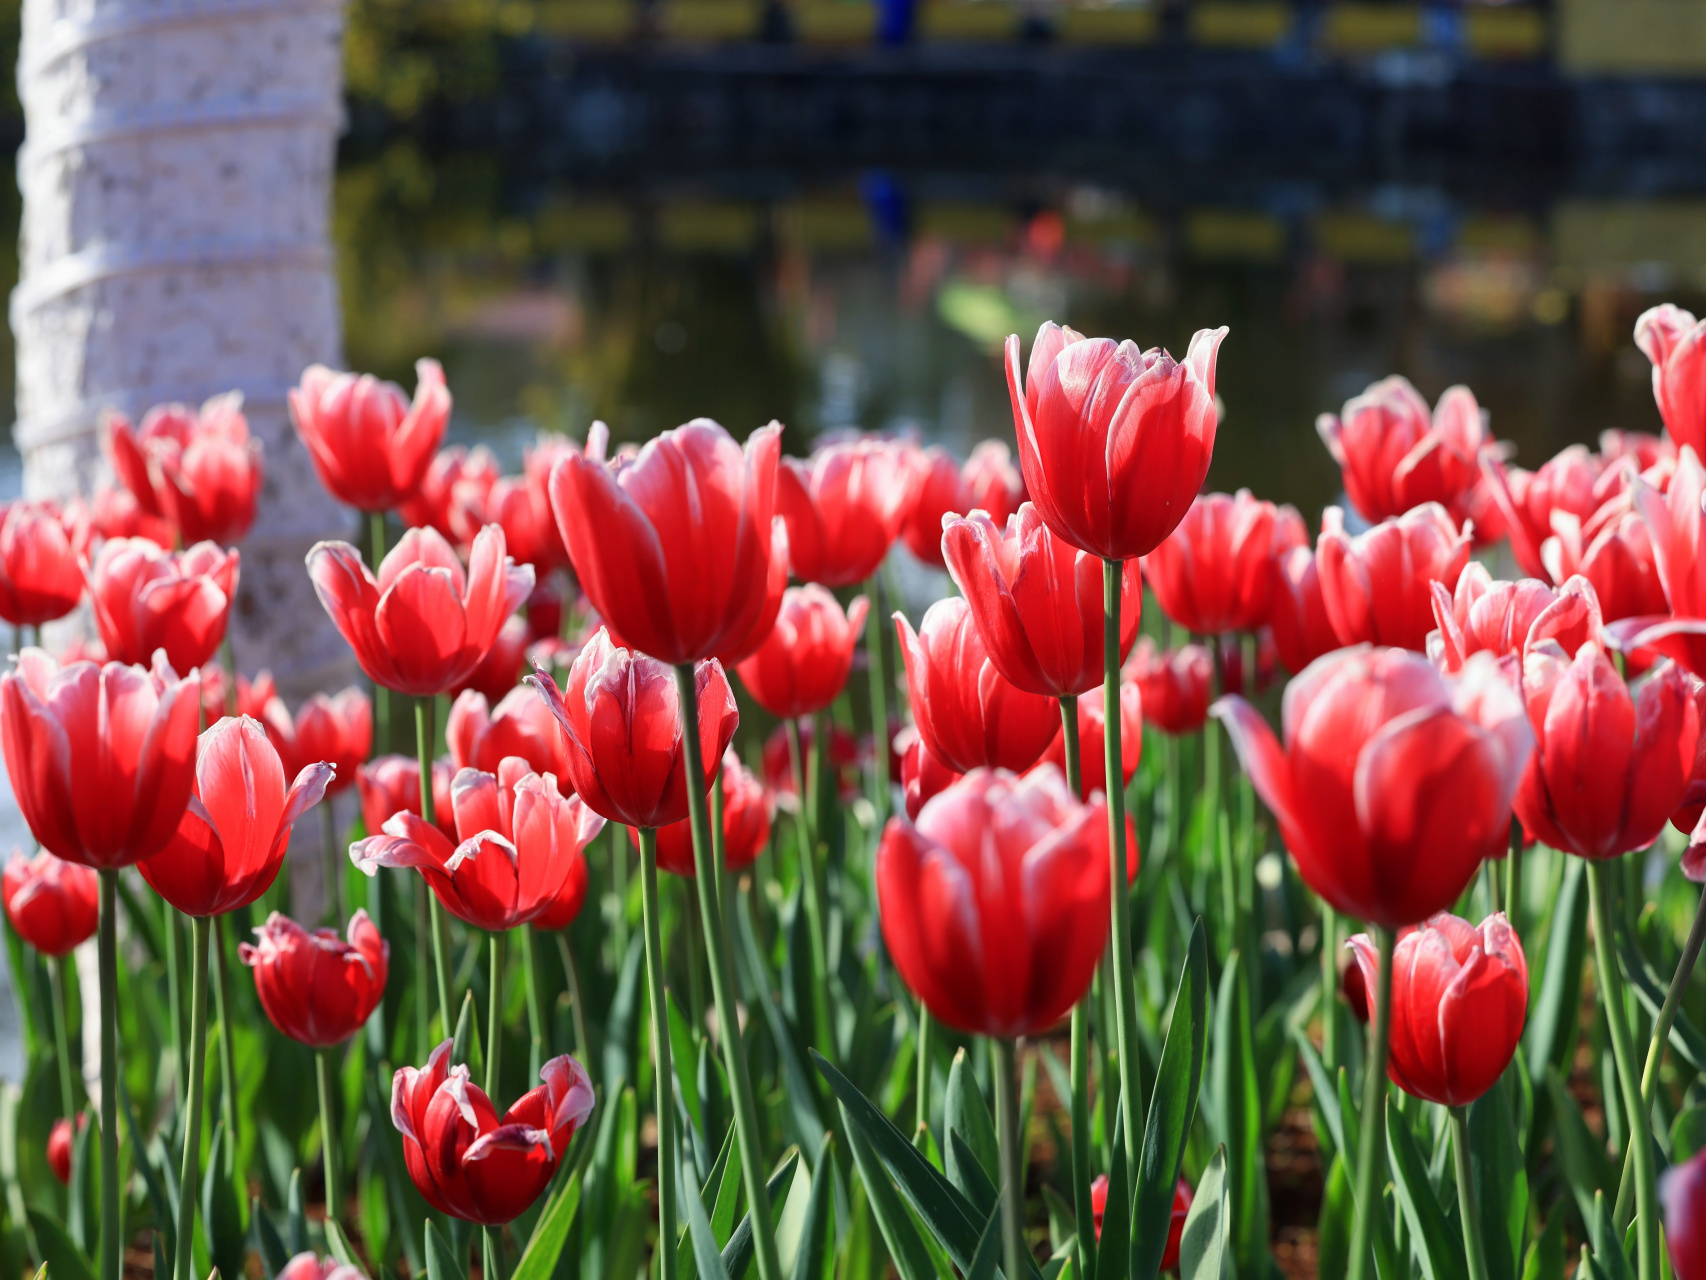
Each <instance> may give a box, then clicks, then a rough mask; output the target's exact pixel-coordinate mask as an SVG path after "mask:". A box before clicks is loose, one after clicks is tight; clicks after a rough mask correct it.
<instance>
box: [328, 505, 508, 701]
mask: <svg viewBox="0 0 1706 1280" xmlns="http://www.w3.org/2000/svg"><path fill="white" fill-rule="evenodd" d="M308 576H309V578H310V579H312V581H313V583H314V592H315V594H316V595H318V596H319V597H320V603H321V604H322V605H323V606H325V609H326V612H327V613H328V614H329V615H331V619H332V622H333V623H334V624H335V625H336V626H337V628H338V632H339V634H341V635H342V636H343V638H344V640H345V641H346V642H347V643H348V644H349V647H350V648H351V649H353V650H355V660H356V661H357V662H358V663H360V664H361V669H362V670H363V671H364V672H366V673H367V676H368V678H369V679H371V680H372V681H373V682H374V683H375V684H378V685H383V686H384V687H385V688H387V689H394V690H396V691H397V692H398V693H407V694H411V695H413V696H415V697H417V698H428V697H432V696H434V695H435V694H440V693H449V692H451V691H452V690H454V689H459V688H461V687H462V685H463V684H464V683H465V682H466V681H467V680H468V678H469V677H470V676H471V675H472V674H473V673H474V670H475V668H476V667H478V666H479V665H480V663H481V661H482V660H483V659H484V658H485V657H486V655H487V653H489V652H490V651H491V648H492V645H493V644H494V643H495V642H496V640H497V638H498V632H499V630H500V629H501V628H502V627H503V625H504V620H505V619H506V618H508V617H509V616H510V614H512V613H514V612H515V611H516V610H517V609H518V608H520V607H521V602H522V601H524V600H526V599H527V595H528V592H530V591H532V590H533V570H532V569H531V568H529V567H528V566H526V565H521V566H519V567H518V566H517V565H515V564H514V563H513V562H512V561H511V560H510V559H509V557H508V556H507V555H506V554H505V552H504V535H503V530H502V529H500V528H498V527H497V526H496V525H487V526H486V527H485V528H484V529H482V530H481V531H480V534H479V536H478V537H477V538H475V539H474V546H473V550H472V551H471V552H470V553H469V557H468V568H467V569H466V571H465V570H464V569H463V568H462V562H461V561H460V560H458V559H457V558H456V553H455V552H454V551H452V550H451V549H450V544H449V543H448V542H446V541H445V540H444V539H443V538H441V537H440V536H439V535H438V533H437V532H436V531H435V530H433V529H410V530H409V531H408V532H407V533H405V534H404V535H403V536H402V538H401V540H399V541H398V543H397V545H396V546H395V547H393V548H392V549H391V552H390V554H389V555H387V556H386V557H385V559H384V561H383V562H382V563H381V564H380V566H379V576H378V577H377V578H375V577H374V576H373V574H372V572H371V571H370V570H369V569H368V567H367V566H366V565H365V564H363V563H362V560H361V553H360V552H358V551H357V550H356V549H355V548H354V547H352V546H350V545H349V543H347V542H319V543H316V544H315V545H314V547H313V549H312V550H310V551H309V552H308Z"/></svg>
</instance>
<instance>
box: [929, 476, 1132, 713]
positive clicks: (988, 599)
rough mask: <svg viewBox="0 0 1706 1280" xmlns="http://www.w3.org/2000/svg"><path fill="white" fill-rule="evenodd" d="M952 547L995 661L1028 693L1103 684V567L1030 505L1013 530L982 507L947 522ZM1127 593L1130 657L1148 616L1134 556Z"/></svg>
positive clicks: (964, 591) (1123, 641) (1123, 618)
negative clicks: (1047, 523)
mask: <svg viewBox="0 0 1706 1280" xmlns="http://www.w3.org/2000/svg"><path fill="white" fill-rule="evenodd" d="M942 552H943V555H944V556H945V557H946V559H947V561H948V572H949V573H950V574H951V575H952V576H953V579H954V582H955V584H956V585H957V586H958V587H959V589H960V593H961V595H962V596H964V597H965V602H966V605H967V607H968V608H969V609H970V611H971V617H972V621H973V623H974V625H975V626H976V628H977V634H978V637H979V638H980V640H981V641H982V643H983V646H984V651H985V652H986V653H987V654H988V657H989V661H990V662H991V663H993V664H994V667H995V670H996V671H998V672H999V673H1000V674H1001V676H1002V678H1003V679H1004V680H1006V681H1007V682H1008V683H1010V684H1012V685H1015V686H1017V687H1018V688H1019V689H1021V690H1024V691H1025V692H1026V693H1033V694H1041V695H1043V696H1044V697H1049V698H1076V697H1077V696H1078V695H1079V694H1081V693H1087V692H1088V691H1090V690H1091V689H1095V688H1098V687H1100V685H1101V683H1102V678H1103V674H1104V673H1103V664H1102V632H1103V626H1102V564H1101V562H1100V561H1099V560H1098V559H1097V558H1096V557H1095V556H1093V555H1091V554H1089V553H1088V552H1085V551H1080V550H1078V549H1077V548H1076V547H1074V546H1073V545H1072V544H1071V543H1069V542H1067V541H1066V540H1065V539H1063V538H1060V537H1057V536H1056V535H1055V534H1054V533H1053V532H1052V531H1051V530H1050V529H1049V527H1048V526H1047V525H1046V524H1044V523H1043V517H1042V515H1041V513H1039V512H1038V510H1037V508H1036V507H1035V506H1033V505H1032V504H1031V503H1029V502H1027V503H1025V504H1024V505H1023V506H1021V507H1020V508H1019V510H1018V511H1017V512H1016V513H1015V514H1014V515H1012V516H1009V517H1008V519H1007V523H1006V527H1005V528H1003V527H1002V526H1001V525H998V524H996V523H995V521H994V519H993V518H992V517H990V516H989V515H987V514H985V513H984V512H982V511H976V512H973V513H972V514H971V515H970V516H967V517H963V518H955V519H952V520H949V521H948V522H946V524H945V525H944V526H943V529H942ZM1122 572H1123V574H1124V579H1123V582H1122V585H1121V593H1122V595H1123V597H1124V598H1125V599H1126V600H1129V601H1131V602H1132V607H1130V608H1126V609H1122V610H1121V611H1120V656H1121V658H1122V659H1123V658H1124V657H1125V655H1126V654H1127V653H1129V652H1130V651H1131V645H1132V642H1133V641H1134V640H1135V639H1136V638H1137V632H1138V627H1139V626H1140V625H1141V623H1142V620H1143V608H1142V601H1143V578H1142V573H1141V570H1140V568H1139V564H1138V561H1136V560H1130V561H1127V562H1126V564H1125V566H1124V568H1123V570H1122Z"/></svg>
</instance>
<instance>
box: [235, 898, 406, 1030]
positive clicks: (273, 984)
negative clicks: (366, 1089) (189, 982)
mask: <svg viewBox="0 0 1706 1280" xmlns="http://www.w3.org/2000/svg"><path fill="white" fill-rule="evenodd" d="M255 938H256V941H255V942H254V943H252V944H251V943H248V942H245V943H243V944H242V945H241V946H240V947H238V949H237V952H238V956H239V957H240V958H241V959H242V961H243V963H244V964H246V965H248V966H249V967H250V968H251V969H253V970H254V971H255V992H256V994H257V995H259V996H260V1000H261V1008H262V1009H264V1010H265V1011H266V1015H267V1020H268V1021H269V1022H271V1023H272V1024H273V1026H275V1027H277V1028H278V1029H279V1030H280V1031H281V1032H283V1033H284V1034H285V1035H287V1036H289V1037H290V1038H291V1039H292V1040H295V1041H296V1042H297V1043H298V1044H305V1045H307V1046H309V1047H310V1048H313V1049H326V1048H330V1047H331V1046H332V1045H335V1044H342V1043H343V1042H344V1041H345V1040H348V1039H349V1038H350V1037H351V1036H353V1035H354V1034H355V1033H356V1032H357V1031H359V1030H360V1029H361V1027H362V1024H363V1023H365V1022H366V1021H367V1018H368V1015H369V1014H371V1013H372V1012H373V1011H374V1009H376V1008H377V1007H378V1006H379V1001H380V999H381V998H382V997H383V996H384V995H385V979H386V977H387V975H388V973H389V971H390V963H391V944H390V943H388V942H386V941H385V939H383V938H381V937H380V936H379V930H378V928H377V927H376V926H375V925H374V923H373V921H372V920H370V919H368V916H367V912H365V911H361V910H358V911H357V912H356V913H355V915H354V916H353V917H351V919H350V922H349V936H348V940H347V941H346V940H345V939H343V938H340V937H338V935H337V931H336V930H333V929H316V930H314V931H313V932H312V933H310V932H309V931H308V930H307V929H304V928H303V927H302V926H301V925H299V924H297V923H296V921H294V920H291V919H288V918H287V917H285V916H281V915H280V914H279V913H278V912H276V911H274V912H273V913H272V914H271V915H269V916H268V917H267V921H266V923H265V924H264V925H262V926H260V927H259V928H257V929H256V930H255Z"/></svg>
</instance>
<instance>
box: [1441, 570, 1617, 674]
mask: <svg viewBox="0 0 1706 1280" xmlns="http://www.w3.org/2000/svg"><path fill="white" fill-rule="evenodd" d="M1433 604H1434V621H1435V622H1436V623H1438V624H1439V626H1438V629H1437V630H1436V631H1434V632H1433V633H1432V634H1430V635H1429V636H1428V657H1429V658H1430V659H1431V660H1432V661H1433V662H1434V664H1435V665H1436V666H1438V667H1439V668H1440V669H1441V670H1442V671H1459V670H1461V669H1462V667H1463V663H1464V661H1465V660H1466V659H1467V658H1468V657H1469V655H1470V654H1472V653H1491V654H1492V655H1493V656H1494V657H1495V658H1504V657H1516V658H1521V657H1522V655H1523V653H1524V652H1526V651H1527V649H1528V647H1529V646H1530V645H1533V644H1538V643H1539V642H1540V641H1542V640H1555V641H1556V642H1557V643H1558V645H1559V646H1560V647H1561V648H1562V649H1563V650H1564V652H1565V653H1566V654H1568V655H1570V656H1572V657H1573V656H1574V655H1575V652H1576V650H1578V649H1580V648H1581V647H1582V646H1583V645H1584V644H1586V643H1587V642H1588V641H1590V640H1594V641H1600V642H1602V643H1603V640H1602V635H1601V633H1602V631H1603V630H1604V625H1603V621H1602V619H1601V618H1600V616H1599V596H1598V595H1596V594H1595V592H1594V589H1593V584H1592V583H1590V582H1589V581H1588V580H1587V579H1586V578H1582V577H1575V578H1571V579H1570V580H1569V581H1568V582H1566V583H1565V584H1564V585H1563V586H1562V587H1559V588H1557V589H1556V590H1554V589H1553V588H1551V587H1549V586H1547V585H1546V584H1545V583H1544V582H1541V581H1539V580H1538V579H1535V578H1524V579H1522V580H1521V581H1520V582H1495V581H1493V575H1492V574H1491V573H1489V572H1488V570H1487V566H1486V565H1484V564H1482V563H1480V561H1474V562H1472V563H1471V564H1470V565H1468V567H1466V568H1465V569H1464V570H1463V574H1462V576H1461V577H1459V578H1458V579H1457V589H1456V590H1455V591H1447V590H1446V589H1445V587H1444V585H1443V584H1441V583H1438V582H1436V583H1434V584H1433Z"/></svg>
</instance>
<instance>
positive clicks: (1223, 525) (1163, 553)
mask: <svg viewBox="0 0 1706 1280" xmlns="http://www.w3.org/2000/svg"><path fill="white" fill-rule="evenodd" d="M1308 543H1309V536H1308V533H1307V531H1306V530H1305V529H1304V526H1303V519H1302V517H1300V516H1299V515H1298V514H1297V512H1296V511H1295V510H1294V509H1293V508H1291V507H1275V506H1274V504H1273V503H1271V502H1263V501H1261V500H1260V499H1258V498H1255V497H1253V496H1252V495H1251V493H1250V491H1249V490H1248V489H1240V490H1239V491H1238V492H1237V493H1236V494H1235V495H1232V496H1228V495H1227V494H1224V493H1206V494H1203V495H1202V496H1201V497H1199V498H1198V499H1197V500H1196V501H1195V502H1193V503H1191V507H1190V510H1189V511H1187V512H1186V513H1185V518H1184V519H1183V520H1182V521H1180V522H1179V527H1178V528H1177V529H1174V530H1173V532H1172V533H1170V534H1168V535H1167V538H1166V540H1165V541H1163V542H1162V544H1161V545H1160V546H1158V547H1156V548H1155V550H1154V551H1151V552H1150V553H1149V554H1148V555H1146V556H1145V557H1143V576H1144V579H1145V580H1146V581H1147V582H1148V583H1149V585H1150V588H1151V589H1152V590H1153V591H1154V592H1155V599H1156V601H1157V603H1159V604H1160V606H1161V610H1162V612H1163V613H1165V614H1166V615H1167V616H1168V617H1169V618H1171V619H1172V620H1173V621H1174V622H1176V623H1178V625H1179V626H1181V627H1183V628H1184V629H1185V630H1187V631H1191V632H1194V633H1196V634H1197V635H1219V634H1220V633H1221V632H1224V631H1254V630H1255V629H1256V628H1257V627H1260V626H1263V625H1265V624H1266V623H1267V622H1268V619H1269V615H1270V600H1271V599H1272V596H1273V587H1274V582H1273V564H1274V561H1275V560H1277V559H1279V558H1280V557H1281V556H1283V555H1284V554H1285V553H1287V552H1289V551H1290V550H1291V549H1292V548H1293V547H1303V546H1307V545H1308Z"/></svg>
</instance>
